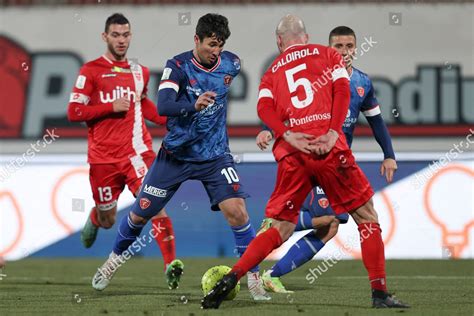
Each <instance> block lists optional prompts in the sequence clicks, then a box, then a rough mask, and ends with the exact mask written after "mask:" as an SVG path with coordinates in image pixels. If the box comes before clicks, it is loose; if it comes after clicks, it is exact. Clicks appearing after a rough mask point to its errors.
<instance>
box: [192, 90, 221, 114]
mask: <svg viewBox="0 0 474 316" xmlns="http://www.w3.org/2000/svg"><path fill="white" fill-rule="evenodd" d="M216 95H217V93H215V92H212V91H206V92H204V93H203V94H201V95H200V96H199V98H198V99H197V100H196V103H194V108H195V109H196V111H198V112H199V111H201V110H204V109H205V108H207V107H208V106H210V105H213V104H214V100H215V99H216Z"/></svg>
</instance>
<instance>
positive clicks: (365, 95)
mask: <svg viewBox="0 0 474 316" xmlns="http://www.w3.org/2000/svg"><path fill="white" fill-rule="evenodd" d="M350 79H351V83H350V87H351V103H350V105H349V111H348V112H347V116H346V120H345V122H344V124H343V125H342V130H343V132H344V134H345V135H346V140H347V144H348V145H349V147H350V146H351V144H352V136H353V133H354V128H355V125H356V123H357V120H358V118H359V113H360V112H362V113H363V114H364V115H365V116H366V117H368V116H375V115H378V114H380V113H381V111H380V107H379V102H378V101H377V98H376V97H375V92H374V87H373V86H372V81H371V80H370V78H369V76H367V74H365V73H363V72H362V71H360V70H358V69H356V68H354V67H353V68H352V74H351V77H350Z"/></svg>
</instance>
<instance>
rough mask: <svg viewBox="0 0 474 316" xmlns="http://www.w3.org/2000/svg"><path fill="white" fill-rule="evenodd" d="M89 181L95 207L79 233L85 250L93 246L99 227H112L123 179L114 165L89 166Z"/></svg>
mask: <svg viewBox="0 0 474 316" xmlns="http://www.w3.org/2000/svg"><path fill="white" fill-rule="evenodd" d="M89 181H90V184H91V188H92V196H93V198H94V202H95V207H93V208H92V210H91V212H90V214H89V217H88V218H87V221H86V223H85V225H84V227H83V229H82V231H81V241H82V243H83V245H84V247H86V248H90V247H91V246H92V245H93V244H94V242H95V240H96V238H97V233H98V230H99V228H100V227H102V228H105V229H109V228H111V227H112V226H113V225H114V223H115V216H116V213H117V200H118V197H119V195H120V193H121V192H122V191H123V188H124V181H123V177H122V176H121V174H120V171H119V169H118V168H117V165H116V164H91V165H90V169H89Z"/></svg>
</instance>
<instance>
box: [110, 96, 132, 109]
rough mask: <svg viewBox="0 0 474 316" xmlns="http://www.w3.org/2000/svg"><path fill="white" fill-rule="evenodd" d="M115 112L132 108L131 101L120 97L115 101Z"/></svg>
mask: <svg viewBox="0 0 474 316" xmlns="http://www.w3.org/2000/svg"><path fill="white" fill-rule="evenodd" d="M112 104H113V106H114V112H126V111H128V110H129V109H130V101H129V100H128V99H127V98H120V99H117V100H115V101H114V102H113V103H112Z"/></svg>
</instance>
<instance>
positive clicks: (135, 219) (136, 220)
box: [130, 212, 148, 225]
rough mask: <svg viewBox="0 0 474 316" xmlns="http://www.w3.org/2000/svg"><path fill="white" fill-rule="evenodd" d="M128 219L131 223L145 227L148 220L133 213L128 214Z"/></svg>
mask: <svg viewBox="0 0 474 316" xmlns="http://www.w3.org/2000/svg"><path fill="white" fill-rule="evenodd" d="M130 219H131V220H132V223H134V224H137V225H145V224H146V223H147V222H148V219H146V218H144V217H141V216H139V215H137V214H135V213H133V212H130Z"/></svg>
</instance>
